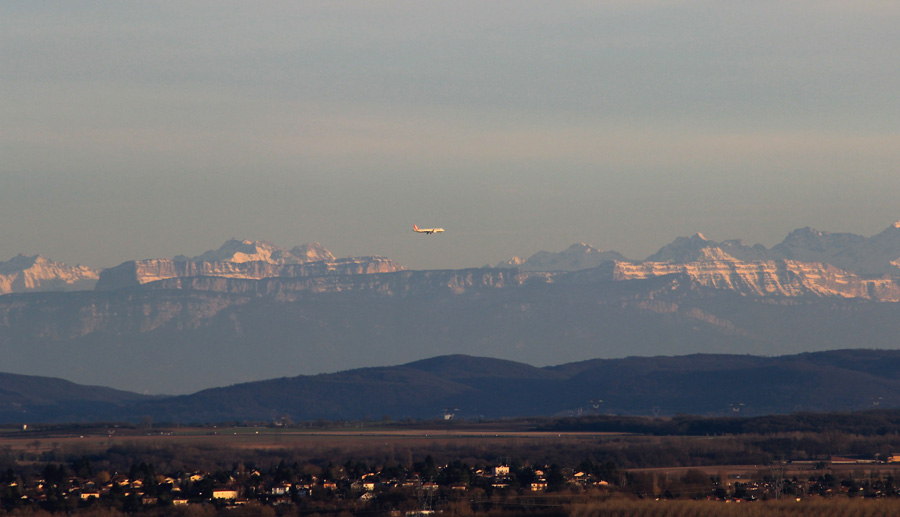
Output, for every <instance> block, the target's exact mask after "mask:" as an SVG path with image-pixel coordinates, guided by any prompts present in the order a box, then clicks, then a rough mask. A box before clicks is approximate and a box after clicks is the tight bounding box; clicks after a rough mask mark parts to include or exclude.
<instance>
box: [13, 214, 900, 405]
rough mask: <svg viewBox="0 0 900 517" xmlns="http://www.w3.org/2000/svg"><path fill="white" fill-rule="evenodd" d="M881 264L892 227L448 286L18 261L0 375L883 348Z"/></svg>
mask: <svg viewBox="0 0 900 517" xmlns="http://www.w3.org/2000/svg"><path fill="white" fill-rule="evenodd" d="M898 260H900V223H895V224H893V225H891V226H889V227H888V228H887V229H885V230H884V231H883V232H881V233H879V234H878V235H875V236H872V237H862V236H858V235H853V234H831V233H827V232H820V231H816V230H812V229H810V228H804V229H801V230H795V231H794V232H791V233H790V234H789V235H788V237H787V238H786V239H785V240H784V241H783V242H782V243H780V244H778V245H776V246H774V247H772V248H771V249H769V248H766V247H764V246H761V245H755V246H749V245H747V244H745V243H743V242H742V241H736V240H734V241H724V242H715V241H711V240H708V239H706V238H705V237H703V236H702V235H700V234H697V235H694V236H692V237H679V238H678V239H675V241H673V242H672V243H671V244H669V245H667V246H664V247H663V248H661V249H660V250H659V251H658V252H657V253H655V254H653V255H651V256H650V257H648V258H647V259H646V260H643V261H636V260H629V259H627V258H625V257H623V256H622V255H621V254H619V253H616V252H612V251H599V250H597V249H594V248H592V247H590V246H588V245H586V244H575V245H573V246H571V247H569V248H568V249H566V250H564V251H562V252H559V253H550V252H540V253H537V254H535V255H533V256H532V257H530V258H528V259H525V260H521V259H511V260H509V261H504V262H501V263H500V264H498V267H493V268H491V267H485V268H473V269H460V270H430V271H411V270H408V269H406V268H405V267H403V266H402V265H400V264H398V263H396V262H394V261H392V260H391V259H389V258H386V257H379V256H368V257H350V258H336V257H334V255H333V254H331V253H330V252H328V250H327V249H325V248H324V247H323V246H322V245H321V244H317V243H316V244H308V245H303V246H295V247H293V248H290V249H288V248H281V247H278V246H276V245H274V244H271V243H267V242H263V241H248V240H244V241H238V240H230V241H228V242H226V243H225V244H223V245H222V246H221V247H220V248H219V249H217V250H211V251H208V252H206V253H203V254H201V255H199V256H197V257H185V256H178V257H174V258H171V259H148V260H134V261H128V262H125V263H123V264H121V265H119V266H116V267H113V268H108V269H103V270H98V269H91V268H88V267H84V266H74V267H69V266H65V265H64V264H60V263H57V262H52V261H49V260H47V259H44V258H43V257H40V256H37V257H22V256H19V257H16V258H14V259H13V260H10V261H9V262H5V263H0V287H3V288H4V289H5V290H6V291H5V292H7V293H8V294H5V295H3V296H0V356H2V357H3V358H4V361H3V366H2V369H3V370H6V371H11V372H16V373H20V374H30V375H41V376H52V377H59V378H65V379H69V380H71V381H74V382H78V383H81V384H88V385H97V384H100V385H105V386H111V387H114V388H117V389H123V390H129V391H132V392H139V393H153V394H160V393H169V394H178V393H193V392H196V391H199V390H202V389H205V388H212V387H216V386H224V385H229V384H235V383H243V382H248V381H258V380H264V379H271V378H275V377H292V376H296V375H298V374H307V375H308V374H315V373H319V372H325V371H339V370H347V369H351V368H361V367H372V366H378V365H384V364H403V363H407V362H409V361H413V360H420V359H427V358H430V357H435V356H441V355H446V354H465V355H473V356H484V355H488V356H491V357H494V358H497V359H506V360H512V361H519V362H524V363H528V364H539V365H547V364H558V363H560V362H573V361H580V360H587V359H591V358H596V357H607V358H612V357H625V356H635V355H648V356H652V355H660V354H662V355H684V354H693V353H717V354H722V353H724V354H732V353H738V354H742V353H743V354H746V353H750V354H757V355H778V354H784V353H801V352H812V351H822V350H833V349H848V348H878V349H893V348H896V347H897V341H896V336H897V335H900V334H898V331H900V317H898V316H900V310H898V308H900V305H898V300H900V287H898V284H897V282H898V278H900V269H898V267H897V264H898ZM4 286H5V287H4ZM10 291H11V292H10Z"/></svg>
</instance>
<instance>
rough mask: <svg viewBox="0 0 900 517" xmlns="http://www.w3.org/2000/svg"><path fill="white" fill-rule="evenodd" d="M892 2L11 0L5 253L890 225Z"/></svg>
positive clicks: (0, 229)
mask: <svg viewBox="0 0 900 517" xmlns="http://www.w3.org/2000/svg"><path fill="white" fill-rule="evenodd" d="M897 27H900V4H898V3H896V2H882V1H861V2H860V1H857V2H846V1H832V0H824V1H823V0H815V1H813V0H798V1H792V2H784V1H765V0H754V1H742V0H739V1H734V2H703V1H683V2H665V1H654V0H650V1H608V2H531V1H518V0H517V1H496V2H483V1H480V2H470V1H454V2H440V3H439V2H422V1H405V2H394V1H386V2H343V1H328V2H305V1H300V2H253V3H250V2H228V1H218V0H217V1H191V2H112V1H109V2H4V3H3V4H0V220H2V224H0V260H7V259H8V258H10V257H12V256H13V255H15V254H17V253H20V252H21V253H27V254H35V253H41V254H43V255H45V256H47V257H50V258H53V259H56V260H61V261H65V262H70V263H83V264H88V265H95V266H112V265H116V264H118V263H120V262H122V261H124V260H128V259H133V258H151V257H171V256H174V255H177V254H186V255H197V254H200V253H202V252H203V251H205V250H207V249H211V248H216V247H218V246H219V245H220V244H221V243H222V242H224V241H225V240H226V239H228V238H231V237H236V238H248V239H260V240H269V241H272V242H274V243H276V244H280V245H283V246H288V247H289V246H292V245H295V244H300V243H304V242H311V241H320V242H322V244H324V245H325V246H326V247H327V248H329V249H330V250H331V251H332V252H334V253H335V254H337V255H340V256H348V255H365V254H381V255H386V256H389V257H391V258H394V259H395V260H398V261H399V262H401V263H403V264H405V265H407V266H410V267H412V268H415V269H422V268H442V267H447V268H461V267H473V266H482V265H485V264H496V263H497V262H499V261H501V260H505V259H508V258H509V257H511V256H513V255H518V256H528V255H531V254H533V253H535V252H537V251H540V250H548V251H558V250H562V249H564V248H565V247H567V246H568V245H570V244H572V243H574V242H586V243H589V244H591V245H593V246H595V247H598V248H601V249H614V250H617V251H620V252H622V253H624V254H625V255H627V256H629V257H632V258H644V257H646V256H647V255H649V254H651V253H653V252H654V251H656V249H658V248H659V247H661V246H663V245H664V244H666V243H668V242H670V241H671V240H673V239H674V238H675V237H676V236H679V235H689V234H692V233H695V232H698V231H699V232H703V233H704V234H705V235H707V236H708V237H710V238H713V239H729V238H743V239H745V240H747V241H749V242H750V243H756V242H761V243H763V244H765V245H767V246H771V245H773V244H776V243H777V242H779V241H780V240H781V239H782V238H783V237H784V236H785V235H786V234H787V233H788V232H789V231H790V230H792V229H795V228H798V227H803V226H813V227H816V228H818V229H821V230H828V231H849V232H854V233H860V234H863V235H871V234H874V233H877V232H879V231H881V230H882V229H883V228H885V227H887V226H888V225H889V224H891V223H892V222H894V221H895V220H897V219H900V203H898V198H900V196H898V192H900V170H898V169H900V167H898V164H900V94H898V92H900V52H898V49H900V30H897ZM413 223H417V224H419V226H443V227H444V228H446V229H447V232H446V233H445V234H444V235H441V236H431V237H426V236H421V235H416V234H413V233H412V231H411V228H412V225H413Z"/></svg>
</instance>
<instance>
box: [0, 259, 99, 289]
mask: <svg viewBox="0 0 900 517" xmlns="http://www.w3.org/2000/svg"><path fill="white" fill-rule="evenodd" d="M99 275H100V270H98V269H95V268H90V267H86V266H80V265H78V266H69V265H66V264H63V263H62V262H55V261H52V260H49V259H47V258H46V257H44V256H42V255H31V256H28V255H22V254H21V253H20V254H19V255H16V256H15V257H13V258H11V259H10V260H8V261H6V262H0V294H7V293H22V292H28V291H73V290H82V289H92V288H93V287H94V284H96V282H97V278H98V277H99Z"/></svg>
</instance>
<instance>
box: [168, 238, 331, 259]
mask: <svg viewBox="0 0 900 517" xmlns="http://www.w3.org/2000/svg"><path fill="white" fill-rule="evenodd" d="M174 260H175V262H233V263H236V264H242V263H244V262H267V263H269V264H279V265H282V264H305V263H307V262H318V261H321V260H334V255H332V254H331V252H330V251H328V250H327V249H325V247H324V246H322V245H321V244H319V243H318V242H315V243H312V244H302V245H299V246H294V247H293V248H291V249H290V250H288V249H285V248H282V247H279V246H276V245H274V244H272V243H271V242H268V241H251V240H248V239H243V240H238V239H234V238H232V239H229V240H227V241H225V243H224V244H222V245H221V246H220V247H219V249H216V250H209V251H206V252H204V253H202V254H200V255H198V256H196V257H186V256H184V255H179V256H177V257H175V259H174Z"/></svg>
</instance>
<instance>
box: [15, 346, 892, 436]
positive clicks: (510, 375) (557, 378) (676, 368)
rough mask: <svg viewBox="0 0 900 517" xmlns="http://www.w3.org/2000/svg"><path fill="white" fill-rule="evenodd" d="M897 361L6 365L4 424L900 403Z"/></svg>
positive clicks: (845, 355) (847, 353)
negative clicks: (97, 373)
mask: <svg viewBox="0 0 900 517" xmlns="http://www.w3.org/2000/svg"><path fill="white" fill-rule="evenodd" d="M897 365H900V351H895V350H837V351H830V352H817V353H804V354H799V355H787V356H779V357H760V356H749V355H729V354H695V355H688V356H674V357H672V356H657V357H628V358H624V359H595V360H590V361H583V362H579V363H569V364H563V365H559V366H554V367H545V368H536V367H533V366H530V365H527V364H523V363H517V362H513V361H506V360H499V359H492V358H481V357H474V356H466V355H451V356H440V357H434V358H431V359H426V360H420V361H416V362H412V363H407V364H405V365H400V366H389V367H379V368H362V369H357V370H347V371H343V372H337V373H329V374H319V375H309V376H298V377H285V378H279V379H272V380H267V381H258V382H250V383H243V384H236V385H233V386H228V387H222V388H215V389H208V390H203V391H200V392H197V393H194V394H192V395H183V396H177V397H156V398H147V397H142V396H139V395H134V394H129V393H123V392H118V391H115V390H110V389H106V388H96V387H83V386H77V385H73V384H71V383H68V382H65V381H60V380H58V379H42V378H35V377H24V376H13V375H2V376H0V422H4V423H10V422H16V423H29V422H37V421H66V420H74V421H86V420H129V421H137V420H139V419H141V418H143V417H145V416H149V417H152V418H153V419H154V420H155V421H157V422H161V421H169V422H183V423H191V422H198V423H199V422H222V421H243V420H250V421H274V420H282V419H290V420H293V421H302V420H316V419H382V418H384V417H385V416H390V417H391V418H392V419H403V418H426V419H427V418H442V417H443V415H445V414H448V415H449V414H455V416H456V418H502V417H520V416H538V415H541V416H553V415H556V416H559V415H592V414H593V415H602V414H616V415H663V416H664V415H675V414H696V415H709V416H724V415H729V416H749V415H765V414H775V413H791V412H797V411H811V412H822V411H850V410H862V409H871V408H900V368H896V366H897Z"/></svg>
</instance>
